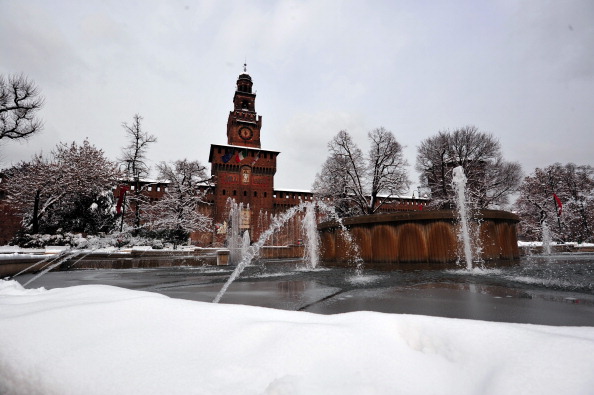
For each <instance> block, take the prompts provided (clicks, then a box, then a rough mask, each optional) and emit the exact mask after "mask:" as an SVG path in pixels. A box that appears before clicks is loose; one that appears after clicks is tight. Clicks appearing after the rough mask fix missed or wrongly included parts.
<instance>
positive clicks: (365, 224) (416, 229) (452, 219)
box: [318, 210, 520, 264]
mask: <svg viewBox="0 0 594 395" xmlns="http://www.w3.org/2000/svg"><path fill="white" fill-rule="evenodd" d="M518 222H519V217H518V216H517V215H515V214H512V213H509V212H507V211H501V210H478V211H477V212H475V217H474V218H473V219H472V220H471V224H470V226H471V227H472V228H474V230H476V232H474V234H477V235H479V237H478V238H479V241H480V245H481V251H480V255H479V256H480V258H481V259H482V260H485V261H488V260H515V259H519V258H520V251H519V249H518V240H517V232H516V225H517V223H518ZM343 224H344V226H345V227H346V228H347V229H348V231H349V232H350V234H351V237H352V239H353V243H356V245H357V246H358V249H359V254H360V256H361V259H363V261H364V262H366V263H370V262H373V263H454V262H456V261H457V260H458V257H459V256H460V255H459V251H460V250H461V249H463V247H462V246H459V245H458V244H459V243H458V238H457V236H456V235H457V234H458V231H459V224H458V216H457V213H456V212H455V211H454V210H434V211H422V212H419V211H415V212H399V213H391V214H375V215H363V216H357V217H351V218H345V219H343ZM318 231H319V232H320V239H321V260H322V261H324V262H333V263H338V264H348V263H349V262H350V260H351V255H352V247H351V246H349V245H348V242H347V238H346V237H345V236H344V235H343V234H342V232H343V231H342V230H341V227H340V225H339V224H338V223H337V222H336V221H328V222H324V223H321V224H319V225H318Z"/></svg>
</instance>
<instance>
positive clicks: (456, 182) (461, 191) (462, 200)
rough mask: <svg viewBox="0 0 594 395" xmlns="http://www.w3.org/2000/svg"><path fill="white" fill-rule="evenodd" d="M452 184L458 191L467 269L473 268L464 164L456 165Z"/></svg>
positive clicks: (457, 196)
mask: <svg viewBox="0 0 594 395" xmlns="http://www.w3.org/2000/svg"><path fill="white" fill-rule="evenodd" d="M452 185H453V186H454V189H455V191H456V208H457V210H458V215H459V221H460V232H459V233H458V240H459V241H460V244H461V245H462V246H463V247H464V259H465V261H466V269H468V270H470V269H472V250H471V245H470V234H469V230H468V205H467V202H466V175H465V174H464V168H463V167H462V166H458V167H455V168H454V170H453V176H452Z"/></svg>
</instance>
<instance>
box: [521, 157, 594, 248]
mask: <svg viewBox="0 0 594 395" xmlns="http://www.w3.org/2000/svg"><path fill="white" fill-rule="evenodd" d="M519 192H520V196H519V197H518V200H517V201H516V204H515V208H516V211H517V213H518V215H519V216H520V218H521V219H522V221H521V227H520V237H522V238H525V239H528V240H540V238H541V237H542V234H541V233H542V226H543V223H544V222H546V223H547V225H548V228H549V229H550V230H551V231H552V233H553V237H554V238H556V239H557V240H562V241H578V242H582V241H593V240H594V235H593V232H594V169H593V168H592V167H591V166H577V165H575V164H573V163H568V164H565V165H562V164H560V163H555V164H553V165H550V166H548V167H546V168H544V169H540V168H536V169H535V170H534V172H533V173H532V174H530V175H529V176H527V177H525V178H524V180H523V181H522V184H521V185H520V189H519Z"/></svg>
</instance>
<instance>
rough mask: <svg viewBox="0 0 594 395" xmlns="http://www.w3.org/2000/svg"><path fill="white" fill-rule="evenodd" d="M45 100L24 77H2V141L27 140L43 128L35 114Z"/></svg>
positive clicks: (0, 95)
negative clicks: (5, 139)
mask: <svg viewBox="0 0 594 395" xmlns="http://www.w3.org/2000/svg"><path fill="white" fill-rule="evenodd" d="M42 106H43V98H42V97H41V96H40V95H39V90H38V89H37V87H36V86H35V84H34V83H33V82H32V81H30V80H28V79H27V78H26V77H25V76H24V75H22V74H21V75H10V76H8V78H7V77H5V76H3V75H0V139H3V138H7V139H11V140H16V139H26V138H28V137H30V136H31V135H33V134H35V133H37V132H39V131H40V130H41V128H42V127H43V124H42V122H41V121H40V120H38V119H37V118H36V117H35V113H36V112H37V111H38V110H39V109H40V108H41V107H42Z"/></svg>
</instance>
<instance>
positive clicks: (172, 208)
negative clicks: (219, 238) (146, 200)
mask: <svg viewBox="0 0 594 395" xmlns="http://www.w3.org/2000/svg"><path fill="white" fill-rule="evenodd" d="M157 167H158V170H159V178H160V179H162V180H165V181H167V182H168V186H167V191H166V192H165V193H164V194H163V197H162V198H161V199H159V200H158V201H156V202H155V203H154V204H153V205H152V207H151V208H150V215H149V218H150V228H151V229H152V230H153V231H155V232H157V233H158V234H161V235H163V236H164V238H165V239H168V240H169V241H172V242H173V243H174V245H177V244H180V243H181V242H183V241H184V240H186V239H187V238H188V236H189V234H190V233H191V232H195V231H205V230H208V228H209V226H210V224H211V220H210V218H208V217H207V216H205V215H203V214H202V213H200V211H199V207H200V206H201V205H204V204H205V195H206V192H207V188H208V182H209V180H210V177H208V176H207V174H206V168H205V167H204V166H202V165H201V164H200V162H198V161H188V160H187V159H184V160H178V161H176V162H174V163H172V164H167V163H165V162H161V163H160V164H159V165H158V166H157Z"/></svg>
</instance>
